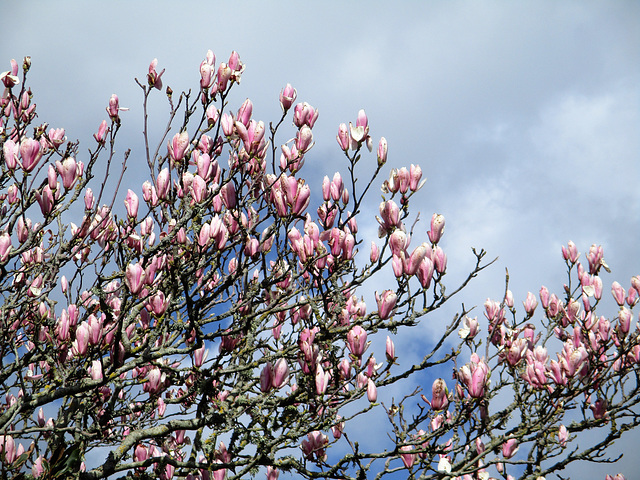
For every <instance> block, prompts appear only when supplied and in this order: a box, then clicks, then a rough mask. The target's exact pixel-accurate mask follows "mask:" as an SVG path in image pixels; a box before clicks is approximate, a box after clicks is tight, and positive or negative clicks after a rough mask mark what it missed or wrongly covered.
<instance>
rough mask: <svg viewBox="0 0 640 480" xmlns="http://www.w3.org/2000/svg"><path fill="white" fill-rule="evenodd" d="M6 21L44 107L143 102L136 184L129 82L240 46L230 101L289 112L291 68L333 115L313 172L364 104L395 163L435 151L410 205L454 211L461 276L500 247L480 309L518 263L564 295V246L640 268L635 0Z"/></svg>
mask: <svg viewBox="0 0 640 480" xmlns="http://www.w3.org/2000/svg"><path fill="white" fill-rule="evenodd" d="M3 18H4V20H5V21H4V22H3V23H4V25H5V35H3V40H2V42H1V43H0V62H4V63H0V65H4V67H0V70H6V69H8V68H9V60H10V59H11V58H16V59H18V60H20V59H22V57H23V56H25V55H30V56H31V57H32V61H33V67H32V70H31V72H30V85H31V86H32V89H33V91H34V93H35V101H36V103H37V104H38V111H39V115H40V119H41V120H42V121H47V122H48V123H49V124H50V126H51V127H58V126H64V127H65V128H66V130H67V135H68V136H69V138H70V139H75V138H78V139H79V140H80V141H81V142H82V144H84V145H86V146H87V147H88V146H90V145H91V134H92V133H93V132H94V131H95V130H96V128H97V126H98V124H99V123H100V121H101V120H102V119H103V118H105V116H106V114H105V111H104V108H105V106H106V104H107V101H108V99H109V96H110V95H111V94H112V93H117V94H118V95H119V97H120V102H121V105H122V106H126V107H130V111H129V112H126V113H123V114H122V119H123V124H124V126H123V131H122V134H121V138H120V142H121V143H120V148H121V150H122V151H124V149H125V147H131V148H132V150H133V152H132V157H131V160H130V171H129V177H128V179H129V180H128V181H130V182H132V185H133V182H134V179H135V174H136V169H137V166H136V159H139V160H140V163H139V165H140V167H139V168H140V170H139V172H142V169H143V168H144V163H143V160H142V156H141V154H142V143H141V141H142V138H141V135H140V132H141V130H142V117H141V92H140V89H139V88H138V87H137V86H136V85H135V83H134V81H133V78H134V77H138V78H140V79H144V76H145V74H146V71H147V67H148V65H149V62H150V61H151V60H152V59H153V58H156V57H157V58H158V60H159V67H160V68H166V73H165V76H164V77H163V80H164V82H165V85H167V84H168V85H170V86H171V87H172V88H173V89H174V91H176V92H178V91H181V90H182V89H185V88H196V87H197V82H198V80H199V74H198V67H199V64H200V62H201V60H202V59H203V58H204V55H205V53H206V51H207V49H211V50H213V51H214V53H215V54H216V56H217V57H218V63H219V62H220V61H225V60H226V59H227V58H228V55H229V53H230V52H231V51H232V50H237V51H238V52H239V53H240V56H241V59H242V60H243V61H244V63H245V64H246V66H247V68H246V71H245V74H244V76H243V79H242V84H241V86H240V88H239V89H237V90H236V97H235V99H233V100H232V102H233V101H235V102H236V104H237V105H239V104H240V103H241V102H242V101H243V100H244V98H245V97H250V98H251V99H252V101H253V102H254V117H255V118H257V119H263V120H265V121H268V120H273V119H276V117H277V116H279V114H280V107H279V104H278V94H279V92H280V90H281V88H282V87H283V86H284V85H285V84H286V83H287V82H288V83H291V84H292V85H293V86H294V87H296V88H297V91H298V100H299V101H307V102H309V103H310V104H311V105H313V106H314V107H317V108H318V109H319V111H320V116H319V119H318V121H317V123H316V126H315V127H314V138H315V141H316V146H315V147H314V149H313V150H312V151H311V152H310V154H309V155H308V159H307V166H306V167H307V168H308V172H310V173H311V174H312V175H313V177H317V178H318V179H321V178H322V176H323V175H325V174H326V175H329V176H330V177H331V176H332V175H333V172H334V171H336V170H344V166H343V164H342V156H341V153H340V151H339V150H338V148H337V146H336V143H335V135H336V133H337V127H338V124H339V123H341V122H349V121H355V118H356V114H357V112H358V110H359V109H360V108H364V109H365V110H366V112H367V114H368V116H369V123H370V126H371V134H372V136H373V137H374V140H375V142H377V140H378V139H379V137H380V136H385V137H386V138H387V140H388V143H389V166H390V167H400V166H408V165H409V164H411V163H419V164H420V165H421V167H422V169H423V172H424V175H425V176H426V177H427V178H428V180H427V183H426V185H425V187H424V188H423V190H422V191H421V193H420V196H419V198H418V200H417V201H416V202H414V205H413V207H414V208H419V210H420V211H421V212H422V214H421V218H422V219H423V220H424V222H423V224H422V225H423V230H424V232H426V230H427V229H428V219H429V218H430V217H431V214H432V213H434V212H438V213H442V214H444V215H445V217H446V219H447V227H446V233H445V240H444V241H443V247H444V248H445V250H446V252H447V254H448V257H449V268H450V277H451V278H452V279H453V280H455V279H457V278H460V277H461V276H462V274H463V273H464V272H466V271H467V270H468V268H469V267H470V265H471V261H472V255H471V253H470V252H471V251H470V249H471V247H472V246H473V247H479V248H485V249H486V250H487V251H488V252H489V256H491V257H495V256H499V257H500V259H499V261H498V262H497V264H496V265H495V266H494V267H492V268H491V269H490V271H488V272H485V273H484V274H483V275H482V276H481V277H480V278H479V279H478V281H476V283H474V284H473V285H472V287H471V288H469V289H468V290H467V291H466V292H465V293H464V295H463V297H461V299H460V301H464V302H465V304H466V305H474V304H478V305H481V304H482V303H483V302H484V300H485V298H487V297H493V298H496V299H497V298H499V297H500V296H501V295H502V292H503V290H504V272H505V268H508V269H509V273H510V276H511V282H512V283H511V288H512V290H513V292H514V296H515V298H516V302H517V303H520V302H521V301H522V300H524V298H525V296H526V293H527V291H529V290H531V291H533V292H537V291H538V290H539V288H540V286H541V285H543V284H544V285H547V286H548V287H549V289H550V290H552V291H555V292H557V293H560V291H561V288H562V284H563V282H564V278H565V272H564V269H563V263H562V259H561V256H560V247H561V245H563V244H566V242H567V241H568V240H573V241H574V242H575V243H576V244H577V245H578V248H579V249H580V251H581V252H583V253H584V252H586V251H588V248H589V246H590V245H591V244H592V243H596V244H602V245H603V246H604V249H605V259H606V261H607V263H608V264H609V266H610V267H611V269H612V270H613V274H612V275H609V276H607V275H605V277H604V283H605V287H606V288H605V291H607V292H608V287H609V286H610V284H611V282H612V281H613V280H618V281H619V282H620V283H621V284H622V285H623V286H625V288H627V287H628V283H629V279H630V277H631V276H632V275H637V274H640V251H639V249H638V239H639V238H640V187H639V185H640V98H639V90H638V86H639V85H640V62H638V59H639V58H640V3H638V2H635V1H626V2H625V1H612V2H592V1H585V2H577V1H564V2H551V1H536V2H533V1H525V2H458V1H452V2H434V1H425V2H418V1H415V2H405V3H401V4H398V3H397V2H395V4H394V5H392V3H391V2H366V3H365V2H350V3H348V4H346V3H345V2H314V3H310V2H305V3H303V2H274V3H267V2H257V1H256V2H184V3H180V4H178V3H177V2H164V1H154V2H150V1H136V2H128V1H111V2H95V1H92V2H89V1H75V2H72V1H68V2H29V1H26V2H11V3H8V2H7V3H6V4H5V5H3ZM159 105H160V106H158V107H155V110H153V112H154V114H155V115H157V119H158V125H159V124H160V123H161V122H164V120H165V119H164V118H162V115H163V113H164V112H166V110H165V107H164V105H162V104H161V103H160V102H159ZM154 121H155V120H154ZM81 151H82V148H81ZM313 177H312V178H313ZM313 188H314V186H313V184H312V189H313ZM315 188H316V189H319V188H320V180H318V185H316V186H315ZM125 191H126V190H125ZM377 198H378V197H372V199H371V208H370V212H371V214H373V213H374V212H375V210H376V209H377V202H378V200H377ZM371 218H372V217H371ZM364 228H365V229H366V228H367V227H366V226H364ZM369 229H370V231H373V224H371V226H370V227H369ZM424 232H423V233H424ZM421 241H422V240H421ZM458 303H459V302H458ZM611 313H613V311H611ZM421 328H423V329H424V331H425V334H429V332H430V331H431V330H430V329H431V328H432V327H431V326H429V325H425V326H423V327H421ZM404 342H406V344H405V347H406V348H407V349H408V350H411V351H415V352H419V348H420V346H419V345H417V344H416V342H412V341H411V340H410V339H406V340H404ZM401 343H402V341H401ZM636 438H637V435H636ZM628 444H629V443H627V445H628ZM626 461H627V462H635V465H636V466H637V465H638V463H637V459H628V460H626ZM621 469H622V468H621ZM593 471H594V470H590V472H593ZM602 471H607V472H611V473H616V472H614V471H613V470H610V469H608V467H605V468H603V470H602ZM616 471H617V470H616ZM631 471H632V470H631ZM600 477H602V478H603V477H604V475H601V476H599V477H598V478H600ZM628 478H630V477H628Z"/></svg>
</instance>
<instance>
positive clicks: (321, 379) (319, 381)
mask: <svg viewBox="0 0 640 480" xmlns="http://www.w3.org/2000/svg"><path fill="white" fill-rule="evenodd" d="M330 379H331V374H330V372H325V371H324V369H323V368H322V365H320V364H318V365H317V367H316V393H317V394H318V395H324V393H325V392H326V391H327V387H328V386H329V380H330Z"/></svg>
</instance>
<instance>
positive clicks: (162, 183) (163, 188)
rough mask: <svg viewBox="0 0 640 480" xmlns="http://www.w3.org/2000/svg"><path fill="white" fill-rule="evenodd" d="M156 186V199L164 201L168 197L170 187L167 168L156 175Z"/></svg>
mask: <svg viewBox="0 0 640 480" xmlns="http://www.w3.org/2000/svg"><path fill="white" fill-rule="evenodd" d="M156 185H157V187H158V189H157V190H158V197H159V198H162V199H166V198H167V197H168V195H169V188H170V187H171V178H170V173H169V169H168V168H164V169H162V171H161V172H160V173H159V174H158V179H157V182H156Z"/></svg>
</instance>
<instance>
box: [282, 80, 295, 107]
mask: <svg viewBox="0 0 640 480" xmlns="http://www.w3.org/2000/svg"><path fill="white" fill-rule="evenodd" d="M297 96H298V92H296V89H295V88H293V87H292V86H291V84H289V83H287V85H286V86H285V87H284V88H283V89H282V91H280V106H281V107H282V111H283V112H285V113H286V112H287V111H288V110H289V109H290V108H291V106H292V105H293V102H295V101H296V97H297Z"/></svg>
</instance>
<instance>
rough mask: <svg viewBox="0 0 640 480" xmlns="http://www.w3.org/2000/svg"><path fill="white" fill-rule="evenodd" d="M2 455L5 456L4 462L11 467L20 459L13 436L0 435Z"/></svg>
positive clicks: (0, 451)
mask: <svg viewBox="0 0 640 480" xmlns="http://www.w3.org/2000/svg"><path fill="white" fill-rule="evenodd" d="M0 453H3V454H4V460H5V462H6V463H7V464H9V465H10V464H12V463H13V462H14V461H15V459H16V458H17V457H18V455H17V451H16V442H15V440H14V439H13V437H12V436H11V435H0Z"/></svg>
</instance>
